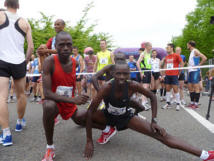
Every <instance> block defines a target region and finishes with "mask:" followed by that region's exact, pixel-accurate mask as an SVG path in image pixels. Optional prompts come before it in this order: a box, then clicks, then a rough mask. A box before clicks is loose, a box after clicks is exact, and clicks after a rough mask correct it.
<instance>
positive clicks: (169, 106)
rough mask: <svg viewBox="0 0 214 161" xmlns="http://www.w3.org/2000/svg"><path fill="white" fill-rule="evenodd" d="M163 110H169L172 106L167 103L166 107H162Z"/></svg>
mask: <svg viewBox="0 0 214 161" xmlns="http://www.w3.org/2000/svg"><path fill="white" fill-rule="evenodd" d="M161 108H162V109H168V108H171V105H170V104H168V103H167V104H165V105H164V106H162V107H161Z"/></svg>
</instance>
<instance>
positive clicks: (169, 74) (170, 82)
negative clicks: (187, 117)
mask: <svg viewBox="0 0 214 161" xmlns="http://www.w3.org/2000/svg"><path fill="white" fill-rule="evenodd" d="M174 48H175V46H174V44H171V43H169V44H167V48H166V50H167V53H168V55H167V56H166V57H165V59H164V69H167V70H166V71H165V85H166V103H167V104H166V105H164V106H163V107H162V109H166V108H169V107H170V105H171V103H170V96H171V90H172V89H173V92H174V95H175V99H176V103H177V106H176V111H179V110H180V106H181V103H180V95H179V91H178V75H179V70H170V69H173V68H178V67H179V66H180V67H183V66H184V62H183V60H182V58H181V56H180V55H178V54H176V53H174Z"/></svg>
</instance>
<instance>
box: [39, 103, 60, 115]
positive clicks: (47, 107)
mask: <svg viewBox="0 0 214 161" xmlns="http://www.w3.org/2000/svg"><path fill="white" fill-rule="evenodd" d="M43 113H44V114H46V115H55V114H58V113H59V111H58V109H57V105H56V102H55V101H52V100H45V101H44V103H43Z"/></svg>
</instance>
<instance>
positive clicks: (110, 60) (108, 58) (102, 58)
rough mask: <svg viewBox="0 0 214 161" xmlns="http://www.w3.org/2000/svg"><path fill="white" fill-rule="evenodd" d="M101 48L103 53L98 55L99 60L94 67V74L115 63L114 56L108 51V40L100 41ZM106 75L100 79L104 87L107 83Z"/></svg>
mask: <svg viewBox="0 0 214 161" xmlns="http://www.w3.org/2000/svg"><path fill="white" fill-rule="evenodd" d="M100 48H101V51H100V52H98V53H97V60H96V63H95V66H94V72H98V71H100V70H101V69H103V68H104V67H105V66H107V65H109V64H115V63H114V55H113V53H111V52H110V51H109V50H108V49H107V42H106V40H101V41H100ZM105 79H106V78H105V75H103V76H101V77H99V83H100V85H103V83H104V81H105Z"/></svg>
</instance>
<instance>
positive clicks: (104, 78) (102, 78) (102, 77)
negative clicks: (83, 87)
mask: <svg viewBox="0 0 214 161" xmlns="http://www.w3.org/2000/svg"><path fill="white" fill-rule="evenodd" d="M98 80H101V81H104V80H106V77H105V76H103V75H102V76H100V77H98Z"/></svg>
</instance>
